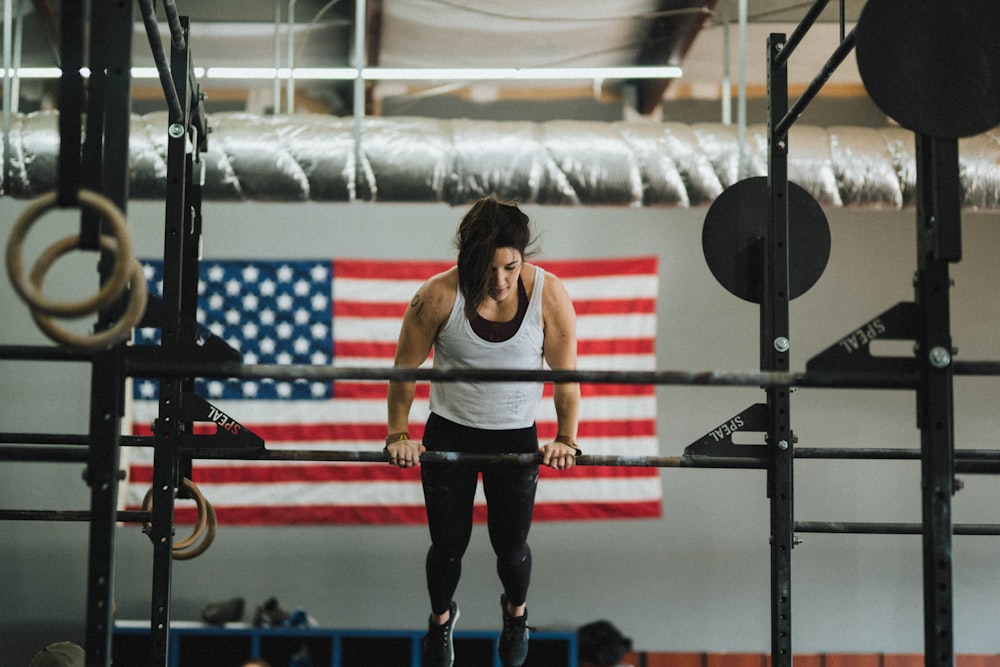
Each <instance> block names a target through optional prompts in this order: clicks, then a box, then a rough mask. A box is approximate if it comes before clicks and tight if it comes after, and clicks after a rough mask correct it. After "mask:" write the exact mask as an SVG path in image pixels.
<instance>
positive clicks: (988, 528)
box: [795, 521, 1000, 535]
mask: <svg viewBox="0 0 1000 667" xmlns="http://www.w3.org/2000/svg"><path fill="white" fill-rule="evenodd" d="M795 531H796V532H799V533H856V534H863V535H922V534H923V532H924V531H923V525H922V524H919V523H861V522H840V521H796V522H795ZM952 533H953V534H955V535H1000V526H998V525H992V524H984V523H965V524H963V523H956V524H955V525H954V526H953V527H952Z"/></svg>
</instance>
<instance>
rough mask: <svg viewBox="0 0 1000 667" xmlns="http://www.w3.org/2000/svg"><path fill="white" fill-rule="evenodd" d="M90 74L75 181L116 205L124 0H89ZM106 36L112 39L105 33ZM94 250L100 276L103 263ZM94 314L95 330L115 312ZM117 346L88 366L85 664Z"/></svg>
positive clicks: (118, 387) (96, 594) (123, 147)
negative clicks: (96, 318) (81, 153)
mask: <svg viewBox="0 0 1000 667" xmlns="http://www.w3.org/2000/svg"><path fill="white" fill-rule="evenodd" d="M91 12H92V14H91V21H90V26H91V39H90V44H91V61H90V68H91V80H90V88H89V91H88V92H89V96H88V99H89V104H88V116H87V123H88V128H89V129H88V134H87V143H86V146H85V150H84V163H83V166H84V168H83V169H82V170H81V172H82V173H81V175H80V179H81V183H82V184H83V185H84V187H88V188H90V189H93V190H97V191H102V192H103V193H104V194H105V195H106V196H107V197H108V198H109V199H110V200H111V201H112V202H114V203H115V204H116V205H117V206H118V207H119V208H120V209H121V210H122V211H125V210H126V205H127V201H128V143H129V117H130V111H131V72H130V69H131V58H132V39H131V36H132V22H133V5H132V3H127V2H126V3H113V2H110V1H107V0H103V1H101V2H94V3H93V4H92V7H91ZM109 35H114V36H115V38H114V39H110V38H109V37H108V36H109ZM87 218H88V216H83V218H82V224H81V239H86V237H87V236H88V234H90V235H92V236H93V238H95V239H96V232H97V229H98V225H97V222H98V221H97V220H96V219H90V220H88V219H87ZM110 267H111V262H110V258H109V257H108V256H107V253H103V254H102V258H101V263H100V273H101V278H102V280H104V279H106V278H107V275H108V273H109V272H110V270H111V268H110ZM117 315H118V313H116V312H114V309H110V310H109V311H107V312H104V313H102V314H101V318H100V320H99V322H98V329H101V328H106V327H107V326H109V325H110V323H111V322H112V321H113V320H114V319H116V317H117ZM123 347H124V346H122V345H117V346H115V347H114V348H112V349H110V350H106V351H103V352H100V353H98V354H95V355H94V357H93V362H92V365H91V387H90V397H91V398H90V443H89V444H90V447H89V449H88V460H87V470H86V481H87V484H89V485H90V508H91V517H90V539H89V546H88V561H87V566H88V579H87V637H86V642H85V643H86V646H85V650H86V654H87V667H105V666H107V665H110V664H111V645H112V632H111V628H112V622H113V606H114V605H113V600H114V571H115V567H114V566H115V563H114V561H115V522H116V516H117V514H116V513H117V505H118V483H119V481H120V478H119V463H120V456H119V454H120V435H121V425H122V416H123V415H124V400H125V396H124V393H125V380H126V375H125V371H124V368H123V363H122V354H123Z"/></svg>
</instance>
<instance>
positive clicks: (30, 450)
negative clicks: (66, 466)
mask: <svg viewBox="0 0 1000 667" xmlns="http://www.w3.org/2000/svg"><path fill="white" fill-rule="evenodd" d="M87 458H88V453H87V450H86V449H84V448H82V447H31V446H26V447H0V461H20V462H35V463H86V462H87Z"/></svg>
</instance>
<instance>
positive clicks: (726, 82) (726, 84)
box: [719, 0, 733, 125]
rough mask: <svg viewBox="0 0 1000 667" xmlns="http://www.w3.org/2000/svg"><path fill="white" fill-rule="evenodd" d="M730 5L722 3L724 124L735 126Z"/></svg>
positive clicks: (721, 91) (725, 2) (728, 1)
mask: <svg viewBox="0 0 1000 667" xmlns="http://www.w3.org/2000/svg"><path fill="white" fill-rule="evenodd" d="M729 3H730V0H723V1H722V90H720V91H719V92H720V94H721V97H722V124H723V125H732V124H733V91H732V85H733V84H732V80H731V77H730V73H729V69H730V62H729V61H730V60H731V58H732V56H731V55H730V51H731V48H730V45H729V42H730V39H729Z"/></svg>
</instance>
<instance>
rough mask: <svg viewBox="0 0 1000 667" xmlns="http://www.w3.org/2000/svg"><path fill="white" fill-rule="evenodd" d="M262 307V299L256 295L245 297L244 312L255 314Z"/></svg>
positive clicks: (246, 295)
mask: <svg viewBox="0 0 1000 667" xmlns="http://www.w3.org/2000/svg"><path fill="white" fill-rule="evenodd" d="M259 305H260V299H258V298H257V296H256V295H254V294H245V295H244V296H243V310H246V311H250V312H253V311H255V310H257V307H258V306H259Z"/></svg>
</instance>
